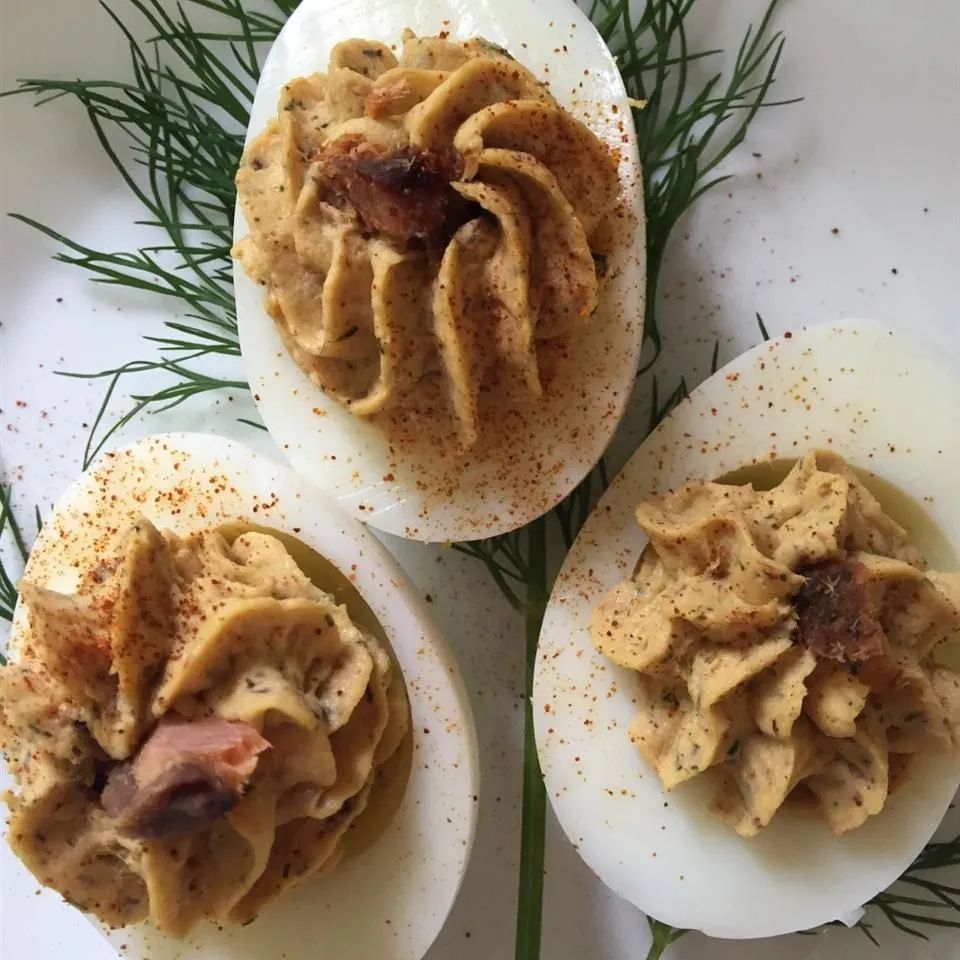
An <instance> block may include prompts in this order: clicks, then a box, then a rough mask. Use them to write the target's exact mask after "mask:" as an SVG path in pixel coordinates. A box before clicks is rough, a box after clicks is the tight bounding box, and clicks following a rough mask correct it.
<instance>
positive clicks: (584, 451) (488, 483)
mask: <svg viewBox="0 0 960 960" xmlns="http://www.w3.org/2000/svg"><path fill="white" fill-rule="evenodd" d="M408 26H409V27H411V28H412V29H414V30H415V31H416V32H418V33H420V34H430V35H435V34H437V33H438V32H440V31H444V30H446V31H449V32H450V34H451V36H452V38H454V39H467V38H469V37H472V36H476V35H482V36H484V37H486V38H487V39H489V40H491V41H493V42H495V43H498V44H501V45H503V46H505V47H507V48H508V49H509V50H510V51H511V53H513V54H514V55H515V56H516V57H517V58H518V59H519V60H520V61H522V62H523V63H524V64H525V65H526V66H528V67H529V68H530V69H532V70H533V71H534V73H535V74H536V75H537V76H539V77H543V78H545V79H548V80H553V81H554V87H553V91H554V93H555V95H557V97H558V99H560V100H561V102H563V103H564V105H565V106H567V107H568V108H571V109H573V111H574V113H575V114H577V113H579V114H580V115H581V119H585V120H587V121H588V123H589V125H590V126H591V128H592V129H594V131H595V132H596V133H598V135H600V136H601V137H602V138H603V139H604V140H605V141H607V142H609V143H615V144H616V146H617V147H618V149H619V150H620V153H621V163H620V172H621V181H622V183H623V185H624V195H625V199H626V201H627V203H628V206H629V207H630V209H631V210H632V212H633V213H634V215H635V216H636V218H637V220H638V225H637V226H636V229H635V232H634V240H635V242H634V244H633V245H632V246H631V247H629V248H628V249H621V250H618V252H617V253H616V254H614V255H611V257H610V263H609V271H608V274H609V279H608V280H607V286H606V293H605V294H604V304H605V306H604V308H603V310H602V311H601V313H602V316H603V319H602V321H601V322H599V323H598V324H597V331H598V332H597V334H596V337H597V340H596V343H593V344H592V345H591V346H590V347H589V348H588V349H589V350H590V351H591V353H590V356H589V357H588V358H587V361H589V362H585V363H584V364H583V366H584V368H588V369H591V370H593V371H594V375H593V376H592V377H591V378H590V379H589V380H588V382H587V384H586V386H585V388H584V389H585V391H586V394H587V395H586V396H585V397H584V398H583V399H581V400H579V401H576V402H575V406H570V402H568V401H563V403H561V402H560V400H559V399H558V400H556V402H555V403H554V404H553V406H554V407H556V410H557V411H559V413H551V410H546V413H545V415H544V417H543V420H544V422H545V423H550V424H551V427H550V429H549V430H548V429H546V428H543V429H542V430H540V432H539V434H538V436H537V440H538V443H537V445H536V447H537V448H536V449H530V448H528V447H526V445H524V444H521V445H520V447H521V448H522V453H521V456H517V455H516V449H514V450H512V451H510V452H509V455H508V456H507V457H506V458H505V459H504V458H501V459H498V460H497V461H494V460H492V459H491V460H484V461H482V462H478V463H476V464H474V465H473V466H471V467H470V469H469V470H465V471H463V472H462V473H460V474H459V475H456V474H455V475H453V476H450V475H449V474H447V475H445V477H444V485H445V487H446V490H445V492H444V495H443V496H442V497H441V496H438V495H437V494H436V493H435V492H427V493H423V492H421V490H420V489H418V488H417V485H416V484H415V483H413V482H412V481H407V480H405V479H404V477H403V476H402V475H401V474H402V470H397V468H396V467H397V465H396V463H395V461H394V458H393V456H392V455H391V454H390V451H389V449H388V445H387V442H386V439H385V437H384V435H383V434H382V433H381V432H380V431H379V429H378V428H376V427H375V426H373V425H372V424H370V423H367V422H365V421H361V420H359V419H358V418H356V417H354V416H352V415H351V414H350V413H348V412H347V411H346V409H345V408H343V407H342V406H341V405H340V404H338V403H337V402H336V401H335V400H333V399H331V398H329V397H327V396H326V395H324V394H323V392H322V391H321V390H320V389H319V388H318V387H316V386H315V385H314V384H313V383H311V381H310V380H309V378H308V377H307V376H306V375H305V374H304V373H303V372H302V371H301V370H300V368H299V367H298V366H297V365H296V363H295V362H294V361H293V359H292V358H291V357H290V355H289V353H288V352H287V349H286V347H285V346H284V344H283V341H282V339H281V337H280V335H279V333H278V332H277V330H276V328H275V325H274V323H273V321H272V320H271V319H270V318H269V317H268V315H267V314H266V312H265V310H264V306H263V291H262V289H261V288H260V287H258V286H257V285H256V284H255V283H254V282H253V281H251V280H250V279H249V278H248V277H247V276H246V274H245V273H244V271H243V269H242V267H240V266H239V264H235V265H234V283H235V293H236V301H237V320H238V328H239V335H240V345H241V352H242V354H243V358H244V365H245V368H246V372H247V376H248V377H249V380H250V385H251V389H252V391H253V394H254V399H255V401H256V403H257V406H258V409H259V411H260V414H261V416H262V417H263V420H264V423H265V424H266V425H267V427H268V429H269V430H270V432H271V434H272V436H273V437H274V439H275V440H276V442H277V444H278V446H279V447H280V448H281V450H282V451H283V452H284V455H285V456H286V457H287V458H288V460H289V461H290V463H291V464H292V465H293V467H294V468H295V469H296V470H298V471H299V472H300V473H302V474H304V475H305V476H307V477H309V478H311V479H312V480H314V482H316V483H317V484H318V485H320V486H322V487H323V488H324V489H325V490H327V492H329V493H330V494H331V495H332V496H334V497H335V498H336V499H337V500H338V501H339V502H340V503H341V505H342V506H343V507H344V508H345V509H346V510H347V511H348V512H350V513H352V514H353V515H354V516H356V517H358V518H359V519H361V520H363V521H364V522H366V523H370V524H372V525H373V526H375V527H377V528H379V529H381V530H384V531H387V532H389V533H393V534H396V535H398V536H402V537H406V538H409V539H414V540H422V541H433V542H444V541H452V540H470V539H477V538H479V537H488V536H492V535H495V534H498V533H503V532H506V531H508V530H511V529H514V528H517V527H520V526H523V525H524V524H526V523H528V522H529V521H531V520H533V519H535V518H536V517H537V516H539V515H541V514H543V513H545V512H547V511H548V510H549V509H551V508H552V507H553V506H555V505H556V504H557V503H558V502H559V501H560V500H562V499H563V497H564V496H566V495H567V494H568V493H569V492H570V490H572V489H573V488H574V487H575V486H576V485H577V483H579V482H580V480H581V479H582V478H583V477H584V476H585V475H586V474H587V473H588V472H589V470H590V469H591V468H592V467H593V465H594V464H595V463H596V461H597V460H598V459H599V457H600V456H601V454H602V453H603V450H604V449H605V447H606V445H607V443H608V442H609V439H610V437H611V436H612V434H613V431H614V429H615V427H616V425H617V423H618V422H619V420H620V418H621V416H622V414H623V411H624V407H625V404H626V401H627V399H628V397H629V394H630V389H631V387H632V384H633V379H634V375H635V373H636V367H637V363H638V361H639V356H640V348H641V345H642V339H643V305H644V284H645V269H646V265H645V257H644V249H645V243H644V228H643V189H642V177H641V173H640V167H639V160H638V157H637V144H636V134H635V131H634V127H633V123H632V122H631V120H630V106H629V103H628V102H627V99H626V92H625V90H624V87H623V82H622V80H621V78H620V75H619V73H618V71H617V68H616V65H615V63H614V61H613V58H612V56H611V54H610V52H609V50H608V49H607V47H606V45H605V44H604V43H603V41H602V40H601V38H600V36H599V34H598V33H597V32H596V29H595V28H594V27H593V25H592V24H591V23H590V21H589V20H588V19H587V17H586V16H585V15H584V14H583V12H582V11H580V10H579V8H578V7H577V6H576V5H575V4H574V3H572V2H571V0H535V2H528V3H520V4H516V3H510V2H509V0H418V2H417V3H416V4H408V3H406V2H403V0H347V2H343V0H304V2H303V3H301V5H300V6H299V7H298V8H297V10H296V11H295V12H294V14H293V15H292V16H291V17H290V19H289V20H288V21H287V23H286V24H285V26H284V27H283V29H282V30H281V32H280V35H279V36H278V38H277V41H276V42H275V44H274V46H273V48H272V49H271V51H270V54H269V56H268V57H267V59H266V62H265V64H264V68H263V71H262V73H261V79H260V83H259V85H258V87H257V93H256V97H255V100H254V104H253V110H252V112H251V117H250V126H249V129H248V133H247V140H248V142H249V140H250V139H252V138H253V137H255V136H256V135H257V134H259V132H260V131H261V130H262V129H263V127H264V126H265V124H266V122H267V121H268V120H269V118H270V117H272V116H273V115H274V114H275V112H276V106H277V102H278V99H279V94H280V89H281V87H282V85H283V84H284V83H285V82H287V81H288V80H290V79H291V78H292V77H295V76H298V75H302V74H305V73H310V72H313V71H315V70H323V69H325V68H326V63H327V59H328V55H329V52H330V49H331V47H332V46H333V45H334V44H335V43H336V42H338V41H340V40H344V39H347V38H349V37H365V38H370V39H377V40H382V41H384V42H386V43H397V42H398V41H399V38H400V34H401V31H402V30H403V28H404V27H408ZM561 49H562V51H563V52H562V54H560V53H559V51H560V50H561ZM545 67H547V68H552V69H551V70H550V72H547V73H545V72H544V68H545ZM568 79H569V82H568ZM571 86H572V87H573V88H574V89H573V90H572V91H571V90H569V89H568V88H570V87H571ZM581 87H582V88H583V89H582V90H581V89H580V88H581ZM573 93H576V94H577V98H576V99H577V100H578V102H579V106H578V103H574V102H572V101H571V96H572V94H573ZM598 104H600V105H603V108H604V109H603V112H602V113H598V112H597V111H598V107H597V105H598ZM584 108H585V109H586V110H587V112H588V113H589V114H590V116H585V115H583V113H584ZM246 233H247V225H246V222H245V220H244V217H243V214H242V212H241V211H240V209H239V207H238V209H237V213H236V217H235V222H234V239H235V240H239V239H240V238H242V237H243V236H245V235H246ZM569 394H570V391H565V395H569ZM568 406H569V409H567V408H568ZM551 409H552V408H551ZM560 413H562V414H563V416H560V415H559V414H560ZM503 446H504V448H505V450H506V448H507V447H508V446H509V444H507V443H505V444H504V445H503ZM508 461H509V462H508ZM531 463H534V464H537V470H538V473H537V477H536V480H537V482H536V483H531V480H530V476H531V474H530V471H531V467H530V464H531Z"/></svg>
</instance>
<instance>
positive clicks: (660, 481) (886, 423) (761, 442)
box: [533, 321, 960, 938]
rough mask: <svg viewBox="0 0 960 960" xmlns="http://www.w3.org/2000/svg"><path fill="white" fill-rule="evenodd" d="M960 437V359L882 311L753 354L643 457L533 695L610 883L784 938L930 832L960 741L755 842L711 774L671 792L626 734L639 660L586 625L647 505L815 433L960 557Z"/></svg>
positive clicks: (582, 560) (556, 609) (587, 838)
mask: <svg viewBox="0 0 960 960" xmlns="http://www.w3.org/2000/svg"><path fill="white" fill-rule="evenodd" d="M957 437H960V376H958V372H957V369H956V367H955V366H954V365H952V364H950V363H944V362H943V361H942V360H941V359H940V358H939V357H937V356H936V354H934V353H931V352H929V351H925V350H922V349H917V347H916V345H915V344H914V342H913V341H911V340H910V339H909V338H907V337H906V336H904V335H902V334H901V335H894V334H893V333H892V332H891V331H890V330H889V328H888V327H885V326H884V325H881V324H877V323H872V322H864V321H853V322H847V323H841V324H836V325H821V326H814V327H811V328H810V329H809V330H805V331H801V330H797V331H796V332H792V333H788V334H785V335H784V337H781V338H778V339H776V340H772V341H770V342H769V343H763V344H760V345H759V346H756V347H754V348H753V349H752V350H750V351H748V352H747V353H744V354H741V355H740V356H739V357H737V358H736V359H735V360H733V361H732V362H731V363H729V364H728V365H727V366H725V367H723V368H722V369H720V370H719V371H718V372H717V373H716V374H715V375H714V376H712V377H711V378H710V379H708V380H707V381H706V382H705V383H703V384H701V385H700V386H699V387H698V388H697V389H696V390H694V391H693V393H692V394H691V395H690V397H689V399H688V400H685V401H683V402H682V403H680V405H679V406H678V407H677V408H676V409H675V410H674V411H673V412H672V413H671V414H670V415H669V416H668V417H667V418H666V420H664V422H663V423H662V424H661V425H660V426H659V427H658V428H657V429H656V430H654V432H653V433H651V434H650V436H649V437H648V438H647V440H646V441H644V443H643V444H642V445H641V447H640V449H639V450H638V451H637V452H636V453H635V454H634V455H633V457H631V459H630V461H629V462H628V463H627V465H626V467H624V469H623V470H622V471H621V473H620V474H619V476H617V478H616V479H615V480H614V482H613V484H612V485H611V487H610V489H609V490H608V491H607V492H606V494H604V496H603V497H602V498H601V500H600V502H599V503H598V504H597V507H596V509H595V510H594V512H593V514H592V515H591V517H590V519H589V520H588V521H587V523H586V525H585V526H584V528H583V530H582V532H581V533H580V536H579V537H578V538H577V541H576V543H575V544H574V546H573V549H572V550H571V551H570V553H569V554H568V556H567V559H566V562H565V563H564V567H563V570H562V571H561V572H560V576H559V578H558V579H557V583H556V586H555V587H554V591H553V594H552V596H551V598H550V604H549V606H548V608H547V614H546V617H545V618H544V622H543V630H542V632H541V635H540V645H539V650H538V656H537V672H536V677H535V682H534V692H533V701H534V717H535V719H536V733H537V746H538V749H539V754H540V762H541V766H542V768H543V773H544V778H545V780H546V784H547V790H548V792H549V795H550V799H551V802H552V804H553V808H554V811H555V812H556V814H557V816H558V818H559V819H560V822H561V824H562V825H563V827H564V829H565V830H566V832H567V835H568V836H569V837H570V839H571V842H572V843H574V844H575V845H576V846H577V849H578V850H579V852H580V854H581V856H583V858H584V860H585V861H586V862H587V863H588V864H589V865H590V867H591V868H592V869H593V870H594V871H595V872H596V873H597V875H598V876H599V877H600V879H602V880H603V881H604V882H605V883H606V884H608V885H609V886H610V887H611V889H613V890H615V891H616V892H617V893H619V894H620V895H621V896H623V897H625V898H626V899H628V900H630V901H631V902H632V903H634V904H636V905H637V906H638V907H640V908H642V909H644V910H645V911H646V912H648V913H650V914H651V915H652V916H655V917H657V918H658V919H660V920H663V921H664V922H666V923H670V924H672V925H673V926H677V927H683V928H693V929H696V930H702V931H703V932H705V933H707V934H710V935H712V936H715V937H737V938H757V937H769V936H776V935H778V934H783V933H790V932H793V931H795V930H808V929H811V928H813V927H816V926H819V925H820V924H823V923H829V922H831V921H834V920H843V919H844V918H847V917H850V916H851V915H854V914H855V913H856V911H857V910H858V909H859V908H860V906H861V905H862V904H864V903H866V902H867V901H868V900H869V899H870V898H871V897H873V896H874V895H875V894H877V893H879V892H880V891H881V890H884V889H885V888H886V887H888V886H889V885H890V884H891V883H892V882H893V881H894V880H895V879H896V878H897V877H899V876H900V875H901V874H902V873H903V872H904V871H905V870H906V869H907V867H909V866H910V864H911V863H912V862H913V860H914V858H915V857H916V855H917V854H918V853H919V852H920V851H921V849H922V848H923V846H924V845H925V844H926V843H927V842H928V841H929V840H930V838H931V837H932V836H933V834H934V832H935V831H936V829H937V827H938V826H939V824H940V821H941V820H942V819H943V816H944V814H945V812H946V810H947V807H948V805H949V804H950V802H951V800H952V799H953V796H954V794H955V793H956V791H957V787H958V785H960V756H957V755H956V754H953V755H951V754H947V753H943V754H933V755H929V756H927V757H924V758H922V760H921V761H920V762H918V764H917V766H916V768H915V769H914V771H913V772H912V776H911V780H910V782H909V783H908V784H906V785H905V786H903V787H902V788H901V789H900V790H898V791H897V792H896V793H895V794H893V795H892V796H891V797H890V798H889V800H888V802H887V806H886V807H885V808H884V810H883V811H882V813H881V814H880V815H878V816H876V817H872V818H871V819H870V820H868V821H867V822H866V824H864V826H863V827H861V828H860V829H858V830H856V831H854V832H852V833H850V834H848V835H846V836H844V837H839V838H838V837H835V836H834V835H833V834H832V833H831V832H830V831H829V829H827V827H826V826H825V825H824V824H823V823H822V822H821V821H820V819H819V818H813V817H795V816H789V815H780V816H777V817H775V818H774V820H773V822H772V823H771V824H770V826H768V827H766V828H765V829H764V830H763V831H762V832H761V833H760V834H759V835H758V836H756V837H754V838H751V839H750V840H744V839H743V838H742V837H740V836H738V835H737V834H736V833H735V832H734V831H733V830H731V829H730V828H729V827H728V826H727V825H725V824H723V823H720V822H719V821H717V820H715V819H714V818H713V817H711V816H710V815H709V813H708V812H707V807H708V805H709V802H710V797H711V791H712V790H713V789H714V788H715V784H714V782H713V781H710V780H709V778H697V779H695V780H693V781H690V782H688V783H686V784H683V785H681V786H680V787H678V788H677V789H676V790H674V791H672V792H670V793H669V794H668V793H666V792H664V791H663V790H662V788H661V786H660V782H659V780H658V779H657V777H656V774H655V773H654V772H653V770H652V769H651V768H650V767H649V765H648V764H647V763H646V762H645V761H644V760H643V758H642V757H641V756H640V752H639V751H638V750H637V749H636V747H635V746H634V744H633V743H631V742H630V739H629V737H628V730H629V727H630V724H631V723H632V721H633V718H634V716H635V714H636V711H637V707H636V704H635V702H634V697H633V695H632V692H631V691H632V689H633V683H634V681H633V674H632V672H631V671H629V670H625V669H623V668H620V667H617V666H616V665H615V664H613V663H611V662H610V661H608V660H606V659H605V658H604V657H602V656H601V655H600V654H599V653H598V652H597V651H596V650H595V649H594V647H593V644H592V642H591V640H590V634H589V624H590V617H591V614H592V612H593V609H594V607H595V606H596V605H597V603H598V602H599V600H600V599H601V598H602V597H603V595H604V594H605V593H606V591H607V590H609V589H611V588H612V587H614V586H616V584H618V583H620V582H621V581H623V580H625V579H627V578H629V577H630V575H631V573H632V571H633V569H634V566H635V564H636V562H637V559H638V558H639V556H640V553H641V552H642V550H643V548H644V546H645V545H646V542H647V539H646V537H645V536H644V535H643V532H642V531H641V530H640V528H639V526H638V525H637V523H636V520H635V519H634V512H635V510H636V506H637V504H638V503H640V502H642V501H643V500H646V499H647V498H649V497H651V496H654V495H656V494H659V493H665V492H666V491H667V490H674V489H676V488H678V487H679V486H681V485H682V484H684V483H687V482H689V481H692V480H710V479H715V478H717V477H722V476H724V475H725V474H727V473H729V472H731V471H732V470H734V469H736V468H738V467H741V466H745V465H749V464H757V463H761V464H762V463H768V462H770V461H771V460H774V459H783V458H793V459H796V458H797V457H798V456H802V455H803V454H805V453H807V452H808V451H810V450H814V449H818V448H829V449H832V450H835V451H836V452H837V453H839V454H841V455H842V456H844V457H845V458H846V459H847V460H848V461H849V462H850V463H852V464H854V465H855V466H858V467H861V468H863V469H865V470H869V471H870V472H872V473H874V474H876V475H877V476H878V477H880V478H882V479H883V480H886V481H888V482H890V483H893V484H894V485H895V486H896V487H898V488H899V489H900V490H902V491H904V492H905V493H907V494H908V495H909V496H910V497H911V499H912V500H913V501H914V502H915V503H917V504H918V505H920V506H922V507H923V508H924V511H925V512H926V513H927V515H928V516H929V517H930V519H931V520H932V521H933V523H934V524H935V525H936V527H937V528H938V529H939V531H940V532H941V533H942V534H943V536H944V537H945V538H946V540H947V541H948V542H949V543H950V544H951V545H952V546H953V547H954V552H953V554H952V556H949V558H948V559H947V561H946V562H948V563H955V562H956V559H957V553H958V552H960V502H958V500H957V498H956V495H955V490H956V477H957V476H958V474H960V443H958V442H957ZM951 569H952V568H951ZM720 876H723V878H724V882H723V883H718V882H717V881H718V877H720Z"/></svg>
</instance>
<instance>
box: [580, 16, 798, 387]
mask: <svg viewBox="0 0 960 960" xmlns="http://www.w3.org/2000/svg"><path fill="white" fill-rule="evenodd" d="M778 2H779V0H772V2H771V3H770V4H769V6H768V7H767V9H766V12H765V13H764V16H763V18H762V20H761V21H760V23H759V24H758V25H757V26H756V28H754V27H753V26H750V27H748V28H747V30H746V33H745V34H744V37H743V40H742V41H741V44H740V48H739V50H738V51H737V55H736V58H735V60H734V63H733V67H732V69H731V70H730V71H729V75H728V76H727V77H726V79H725V78H724V75H723V73H719V72H718V73H715V74H714V75H713V76H711V77H710V78H709V79H708V80H707V81H706V82H705V83H704V84H703V85H702V86H701V87H700V88H699V89H697V90H692V89H691V77H690V65H691V64H692V63H694V62H695V61H698V60H704V59H707V58H710V57H715V56H718V55H720V54H721V53H722V51H721V50H696V51H694V50H691V49H690V47H689V44H688V41H687V30H686V22H687V18H688V16H689V15H690V12H691V11H692V9H693V8H694V6H695V5H696V3H697V0H647V2H646V4H645V5H644V7H643V10H642V12H641V13H640V14H639V16H634V14H633V13H632V12H631V8H632V7H634V6H635V4H631V3H630V0H592V5H591V7H590V17H591V19H592V20H593V21H594V23H595V24H596V25H597V29H598V30H599V32H600V35H601V36H602V37H603V39H604V40H605V41H606V42H607V44H608V45H609V47H610V49H611V50H612V51H613V53H614V56H615V57H616V58H617V63H618V65H619V67H620V73H621V75H622V77H623V82H624V85H625V86H626V89H627V93H628V94H629V95H630V96H631V97H633V98H634V99H636V100H637V101H639V103H641V104H643V105H642V106H637V107H635V108H634V110H633V119H634V123H635V124H636V128H637V139H638V141H639V145H640V160H641V163H642V166H643V181H644V198H645V203H646V216H647V297H646V313H645V326H644V335H645V337H646V339H647V340H648V341H649V343H650V344H651V346H652V350H651V352H650V355H649V358H648V359H647V361H646V363H645V365H644V368H643V369H644V370H646V369H649V368H650V367H651V366H652V365H653V363H654V362H655V361H656V358H657V356H658V355H659V352H660V348H661V344H662V334H661V331H660V328H659V326H658V324H657V313H656V310H657V282H658V279H659V276H660V268H661V266H662V264H663V256H664V252H665V250H666V246H667V241H668V240H669V238H670V236H671V234H672V232H673V229H674V227H675V226H676V225H677V222H678V221H679V219H680V217H681V216H682V215H683V214H684V213H685V212H686V211H687V210H688V209H689V208H690V206H691V205H692V204H693V203H695V202H696V201H697V200H698V199H699V198H700V197H702V196H703V195H704V194H705V193H706V192H707V191H709V190H711V189H713V188H714V187H716V186H717V185H718V184H720V183H723V182H724V181H725V180H727V179H728V178H729V174H727V175H723V174H717V173H716V171H717V168H718V167H719V166H720V164H722V163H723V161H724V160H725V159H726V158H727V157H728V156H729V155H730V153H731V152H732V151H733V150H735V149H736V148H737V147H738V146H739V145H740V144H741V143H743V141H744V138H745V137H746V134H747V130H748V129H749V127H750V124H751V123H752V122H753V119H754V117H755V116H756V115H757V113H758V112H759V110H760V109H761V108H763V107H767V106H779V105H783V104H787V103H793V102H795V101H793V100H769V99H767V96H768V94H769V92H770V89H771V87H772V86H773V84H774V82H775V80H776V75H777V68H778V66H779V64H780V57H781V55H782V53H783V45H784V37H783V36H782V34H781V33H780V32H774V33H771V30H770V27H771V23H772V20H773V16H774V13H775V11H776V8H777V5H778Z"/></svg>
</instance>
